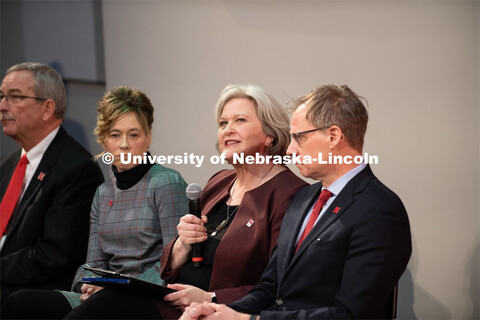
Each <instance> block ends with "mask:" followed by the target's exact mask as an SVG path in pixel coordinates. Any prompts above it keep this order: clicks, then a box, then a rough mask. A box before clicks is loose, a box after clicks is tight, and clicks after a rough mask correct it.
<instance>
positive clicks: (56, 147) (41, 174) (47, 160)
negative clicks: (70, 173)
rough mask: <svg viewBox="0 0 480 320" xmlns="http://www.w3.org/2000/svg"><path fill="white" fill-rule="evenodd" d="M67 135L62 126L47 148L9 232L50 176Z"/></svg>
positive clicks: (13, 228) (14, 215) (13, 217)
mask: <svg viewBox="0 0 480 320" xmlns="http://www.w3.org/2000/svg"><path fill="white" fill-rule="evenodd" d="M66 137H67V133H66V131H65V130H64V129H63V128H62V127H60V130H59V131H58V133H57V135H56V136H55V138H54V139H53V140H52V142H51V143H50V145H49V146H48V148H47V150H45V153H44V154H43V157H42V160H41V161H40V163H39V165H38V167H37V170H36V171H35V173H34V174H33V176H32V179H31V180H30V183H29V185H28V187H27V190H25V193H24V195H23V197H22V200H21V201H20V203H19V204H18V206H17V209H16V211H15V212H14V214H13V215H12V221H11V222H10V226H9V227H8V231H7V234H8V233H11V232H13V231H14V230H15V228H16V226H17V225H18V223H19V222H20V221H21V219H22V216H23V215H24V214H25V211H26V209H27V207H28V205H29V204H30V203H31V202H32V201H33V199H35V196H36V195H37V193H38V192H39V190H40V189H41V186H42V185H43V183H45V181H46V180H47V179H48V178H49V176H50V173H51V172H50V168H51V167H52V166H53V165H55V164H56V162H57V158H58V155H59V153H60V150H61V149H62V146H63V144H64V143H65V139H66Z"/></svg>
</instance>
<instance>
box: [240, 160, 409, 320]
mask: <svg viewBox="0 0 480 320" xmlns="http://www.w3.org/2000/svg"><path fill="white" fill-rule="evenodd" d="M320 189H321V184H320V183H317V184H314V185H312V186H308V187H305V188H303V189H301V190H300V191H299V192H297V194H296V195H295V196H294V198H293V200H292V202H291V204H290V206H289V208H288V209H287V212H286V214H285V218H284V220H283V224H282V228H281V230H280V235H279V241H278V247H277V250H276V251H275V252H274V253H273V255H272V258H271V259H270V262H269V265H268V267H267V269H266V270H265V272H264V274H263V276H262V280H261V282H260V284H259V285H258V286H256V287H255V288H254V289H253V290H252V291H251V292H250V293H249V294H248V295H247V296H245V297H244V298H243V299H241V300H239V301H236V302H235V303H233V304H232V305H231V307H233V308H234V309H236V310H237V311H241V312H246V313H250V314H260V317H261V319H262V320H264V319H334V318H356V319H372V318H388V317H389V315H388V313H387V309H388V307H387V306H388V303H389V297H390V294H391V292H392V291H393V288H394V286H395V284H396V283H397V281H398V279H399V278H400V276H401V275H402V273H403V271H404V270H405V268H406V266H407V263H408V260H409V258H410V254H411V238H410V227H409V222H408V217H407V213H406V211H405V208H404V206H403V204H402V202H401V201H400V199H399V198H398V197H397V195H395V193H393V192H392V191H391V190H389V189H388V188H387V187H386V186H385V185H383V184H382V183H381V182H380V181H379V180H378V179H377V178H376V177H375V176H374V175H373V173H372V171H371V170H370V167H367V168H365V169H364V170H362V171H361V172H360V173H359V174H357V175H356V176H355V177H354V178H353V179H352V180H350V181H349V183H348V184H347V185H346V186H345V188H344V189H343V190H342V191H341V192H340V194H339V195H338V196H337V197H336V199H335V200H334V202H333V203H332V204H331V206H330V207H329V208H328V209H327V211H326V212H325V214H324V215H323V216H322V217H321V218H320V219H321V220H320V221H319V222H318V223H317V224H316V225H315V227H314V228H313V229H312V231H311V232H310V234H309V235H308V236H307V238H306V239H305V241H304V242H303V243H302V245H301V246H300V248H299V250H298V252H297V253H296V254H295V255H294V250H295V249H294V245H295V240H296V237H297V235H298V232H299V229H300V226H301V224H302V222H303V220H304V217H305V215H306V213H307V211H308V210H309V208H310V207H311V205H312V203H313V202H314V201H315V199H316V198H317V197H318V195H319V193H320ZM337 207H338V208H339V209H336V208H337ZM334 211H337V212H338V213H334ZM262 310H267V311H262Z"/></svg>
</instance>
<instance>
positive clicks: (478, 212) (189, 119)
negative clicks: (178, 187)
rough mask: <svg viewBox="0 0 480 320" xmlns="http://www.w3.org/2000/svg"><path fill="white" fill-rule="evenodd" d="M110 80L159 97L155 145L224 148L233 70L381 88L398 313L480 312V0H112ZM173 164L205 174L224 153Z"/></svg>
mask: <svg viewBox="0 0 480 320" xmlns="http://www.w3.org/2000/svg"><path fill="white" fill-rule="evenodd" d="M103 14H104V16H103V18H104V20H103V21H104V39H105V59H106V61H105V65H106V82H107V88H112V87H114V86H118V85H130V86H136V87H139V88H141V89H143V90H144V91H145V92H146V93H147V94H148V95H149V96H150V97H151V98H152V100H153V102H154V105H155V106H156V113H155V116H156V120H155V123H154V140H153V141H154V142H153V147H152V152H153V153H155V154H164V155H175V154H183V153H184V152H188V153H195V154H204V155H207V156H209V155H213V154H216V152H215V149H214V143H215V139H216V124H215V121H214V117H213V109H214V105H215V102H216V100H217V98H218V95H219V94H220V91H221V90H222V88H223V87H224V86H225V85H227V84H229V83H247V82H249V83H254V84H258V85H261V86H263V87H264V88H265V89H267V90H268V91H270V92H271V93H272V94H274V95H275V96H276V97H277V98H278V100H279V101H280V102H282V103H286V102H287V101H289V100H290V98H292V97H297V96H299V95H303V94H305V93H307V92H308V91H309V90H310V89H312V88H313V87H315V86H317V85H321V84H325V83H337V84H344V83H345V84H348V85H349V86H350V87H351V88H352V89H353V90H355V91H356V92H357V93H359V94H361V95H363V96H364V97H366V98H367V100H368V101H369V105H370V107H369V111H370V117H371V120H370V124H369V129H368V133H367V143H366V148H365V150H366V151H367V152H369V153H370V154H377V155H378V156H379V158H380V164H379V165H377V166H375V167H374V168H373V170H374V172H375V173H376V174H377V176H379V178H380V179H381V180H382V181H383V182H384V183H385V184H387V185H388V186H389V187H391V188H392V189H393V190H394V191H396V192H397V193H398V194H399V195H400V197H401V198H402V199H403V201H404V203H405V205H406V207H407V210H408V212H409V216H410V220H411V227H412V232H413V245H414V252H413V255H412V259H411V261H410V263H409V266H408V269H407V271H406V273H405V274H404V276H403V277H402V280H401V283H400V299H399V314H398V316H399V318H418V319H473V318H477V319H478V318H479V317H480V315H479V244H480V237H479V228H480V227H479V226H480V201H479V195H480V188H479V169H480V164H479V163H480V161H479V160H480V158H479V149H480V130H479V123H480V113H479V109H480V94H479V91H480V43H479V39H480V22H479V21H480V20H479V17H480V8H479V1H294V0H291V1H289V0H284V1H260V0H257V1H233V0H232V1H174V0H170V1H168V0H165V1H143V0H136V1H103ZM171 167H174V168H176V169H177V170H179V171H180V172H181V173H182V174H183V175H184V177H185V178H186V180H187V181H188V182H197V183H200V184H202V185H204V184H205V182H206V181H207V179H208V177H209V176H210V175H211V174H212V173H214V172H215V171H217V170H219V169H220V168H219V167H218V166H213V165H205V164H204V165H203V166H202V167H201V168H200V169H198V168H194V167H193V166H191V165H185V166H179V165H172V166H171Z"/></svg>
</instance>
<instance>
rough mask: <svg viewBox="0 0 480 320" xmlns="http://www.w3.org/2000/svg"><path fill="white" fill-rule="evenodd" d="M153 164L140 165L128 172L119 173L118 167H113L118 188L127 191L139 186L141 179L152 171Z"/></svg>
mask: <svg viewBox="0 0 480 320" xmlns="http://www.w3.org/2000/svg"><path fill="white" fill-rule="evenodd" d="M152 166H153V163H146V164H139V165H137V166H135V167H133V168H132V169H130V170H127V171H122V172H120V171H118V169H117V167H115V166H114V165H112V171H113V175H114V176H115V178H116V179H117V183H116V185H117V188H118V189H120V190H127V189H129V188H131V187H133V186H134V185H136V184H137V182H138V181H140V179H142V178H143V176H144V175H145V174H146V173H147V172H148V170H150V168H151V167H152Z"/></svg>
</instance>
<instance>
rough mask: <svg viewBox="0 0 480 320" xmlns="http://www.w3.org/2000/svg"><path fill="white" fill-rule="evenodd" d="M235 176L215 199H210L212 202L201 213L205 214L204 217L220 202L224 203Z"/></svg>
mask: <svg viewBox="0 0 480 320" xmlns="http://www.w3.org/2000/svg"><path fill="white" fill-rule="evenodd" d="M236 178H237V176H236V175H235V176H234V178H233V179H232V181H230V182H229V183H228V184H227V186H226V187H225V188H223V190H222V191H221V192H220V193H218V194H217V195H216V196H215V197H213V198H212V200H210V201H208V203H207V204H206V205H205V207H204V208H203V210H202V211H204V212H205V215H206V216H208V215H210V213H211V211H212V209H213V208H214V207H215V206H216V205H217V204H218V203H220V202H224V201H225V198H227V196H228V192H229V190H230V188H231V187H232V185H233V183H234V182H235V179H236Z"/></svg>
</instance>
